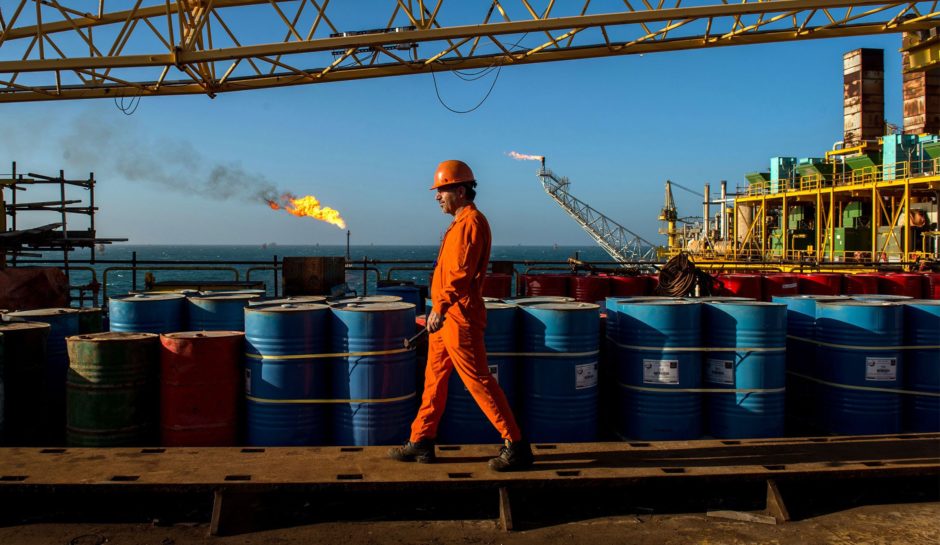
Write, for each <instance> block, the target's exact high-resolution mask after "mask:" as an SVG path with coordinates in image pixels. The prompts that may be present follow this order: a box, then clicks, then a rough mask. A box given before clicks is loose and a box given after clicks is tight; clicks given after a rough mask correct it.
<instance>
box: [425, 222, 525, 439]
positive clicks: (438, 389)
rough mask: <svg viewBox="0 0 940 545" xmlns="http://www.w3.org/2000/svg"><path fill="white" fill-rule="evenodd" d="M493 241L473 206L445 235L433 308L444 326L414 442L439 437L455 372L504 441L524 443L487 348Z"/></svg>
mask: <svg viewBox="0 0 940 545" xmlns="http://www.w3.org/2000/svg"><path fill="white" fill-rule="evenodd" d="M491 241H492V236H491V235H490V226H489V223H487V221H486V218H485V217H484V216H483V214H481V213H480V211H479V210H477V208H476V206H474V205H473V204H472V203H471V204H468V205H467V206H465V207H464V208H463V209H462V210H461V211H460V212H459V213H458V214H457V217H455V218H454V221H453V223H451V225H450V227H449V228H448V229H447V232H446V233H444V240H443V242H441V249H440V252H439V253H438V256H437V266H436V267H435V268H434V277H433V279H432V281H431V299H432V301H433V308H434V311H435V312H437V313H438V314H440V315H441V316H443V317H444V325H443V327H441V329H439V330H438V331H436V332H434V333H431V334H430V335H429V336H428V366H427V369H426V370H425V372H424V373H425V375H424V395H423V396H422V398H421V408H420V409H418V416H417V417H416V418H415V421H414V422H413V423H412V424H411V441H412V442H417V441H419V440H421V439H434V438H435V437H437V426H438V424H439V423H440V421H441V416H442V415H443V414H444V406H445V404H446V403H447V383H448V379H449V378H450V373H451V371H453V370H454V369H456V370H457V374H458V375H460V379H461V380H462V381H463V383H464V385H465V386H466V387H467V390H468V391H469V392H470V395H471V396H473V399H474V400H475V401H476V402H477V405H479V406H480V408H481V409H482V410H483V414H485V415H486V417H487V418H488V419H489V421H490V422H491V423H492V424H493V426H494V427H495V428H496V429H497V431H499V433H500V435H502V437H503V439H508V440H510V441H519V440H520V439H522V434H521V432H520V431H519V426H517V425H516V419H515V417H513V414H512V410H511V409H510V408H509V403H508V402H507V401H506V395H505V394H504V393H503V390H502V389H501V388H500V387H499V384H498V383H497V382H496V380H495V379H494V378H493V375H492V374H490V369H489V367H488V366H487V362H486V347H485V346H484V344H483V331H484V329H485V328H486V307H485V306H484V304H483V279H484V278H485V277H486V265H487V264H488V263H489V260H490V243H491Z"/></svg>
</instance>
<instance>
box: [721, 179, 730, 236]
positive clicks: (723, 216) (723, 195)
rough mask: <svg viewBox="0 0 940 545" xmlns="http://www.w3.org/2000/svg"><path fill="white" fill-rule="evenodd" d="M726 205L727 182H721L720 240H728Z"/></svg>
mask: <svg viewBox="0 0 940 545" xmlns="http://www.w3.org/2000/svg"><path fill="white" fill-rule="evenodd" d="M727 203H728V182H727V180H722V181H721V226H720V228H721V240H728V213H727V212H726V211H725V207H726V206H727Z"/></svg>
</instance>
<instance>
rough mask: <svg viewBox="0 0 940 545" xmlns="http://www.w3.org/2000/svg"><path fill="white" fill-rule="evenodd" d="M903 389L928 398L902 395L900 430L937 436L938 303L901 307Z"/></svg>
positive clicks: (939, 378)
mask: <svg viewBox="0 0 940 545" xmlns="http://www.w3.org/2000/svg"><path fill="white" fill-rule="evenodd" d="M904 345H905V346H909V347H912V346H923V347H925V348H922V349H910V350H907V351H905V352H904V389H905V390H907V391H910V392H923V393H932V394H935V395H933V396H929V395H913V394H910V395H905V396H904V401H903V403H904V411H903V414H904V417H903V422H902V424H903V425H902V428H903V430H904V431H908V432H917V433H925V432H940V397H936V394H940V349H938V348H936V346H937V345H940V300H936V299H915V300H911V301H908V302H907V303H906V304H905V305H904ZM930 346H933V347H934V348H926V347H930Z"/></svg>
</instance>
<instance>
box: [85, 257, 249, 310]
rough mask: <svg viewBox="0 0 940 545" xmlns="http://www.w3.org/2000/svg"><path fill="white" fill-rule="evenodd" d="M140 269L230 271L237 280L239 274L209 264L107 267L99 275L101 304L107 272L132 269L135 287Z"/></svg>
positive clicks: (106, 294) (105, 302)
mask: <svg viewBox="0 0 940 545" xmlns="http://www.w3.org/2000/svg"><path fill="white" fill-rule="evenodd" d="M141 269H143V270H145V271H148V272H149V271H228V272H231V273H232V274H233V276H234V278H233V280H234V281H235V282H238V279H239V274H238V269H236V268H235V267H231V266H210V265H198V266H181V265H157V266H153V265H129V266H119V267H108V268H106V269H105V270H104V272H103V273H102V275H101V280H102V284H103V289H102V304H107V302H108V274H109V273H111V272H113V271H133V272H134V277H135V281H134V283H133V286H134V288H135V289H136V285H137V282H136V276H137V272H138V271H140V270H141Z"/></svg>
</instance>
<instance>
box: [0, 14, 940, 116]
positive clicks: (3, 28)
mask: <svg viewBox="0 0 940 545" xmlns="http://www.w3.org/2000/svg"><path fill="white" fill-rule="evenodd" d="M358 4H360V3H359V2H355V3H352V2H338V1H333V2H330V0H176V1H171V0H127V1H124V2H122V4H121V5H122V7H123V8H125V9H123V10H121V11H110V12H109V11H106V10H105V7H106V6H107V7H110V6H112V5H113V3H112V2H111V1H110V0H99V2H90V1H89V0H6V1H5V2H4V6H3V7H0V102H23V101H35V100H61V99H79V98H102V97H136V96H154V95H177V94H207V95H209V96H214V95H215V94H216V93H222V92H229V91H239V90H248V89H259V88H268V87H281V86H288V85H301V84H309V83H325V82H334V81H344V80H356V79H364V78H376V77H385V76H397V75H409V74H422V73H428V72H433V71H458V70H467V69H477V70H483V69H487V68H495V67H502V66H513V65H519V64H529V63H537V62H550V61H560V60H572V59H584V58H596V57H608V56H614V55H631V54H640V53H653V52H661V51H675V50H683V49H699V48H707V47H720V46H729V45H743V44H759V43H770V42H783V41H792V40H805V39H818V38H835V37H846V36H859V35H869V34H885V33H897V32H904V31H914V30H925V29H928V28H930V27H933V26H934V25H936V24H937V22H938V18H940V12H938V11H937V7H938V5H937V4H938V2H883V1H880V2H879V1H869V0H855V1H838V0H743V1H738V2H736V3H728V2H727V0H721V1H720V0H673V1H671V2H670V7H665V4H666V3H665V2H664V1H663V0H660V1H659V2H650V1H648V0H641V1H640V2H635V1H634V2H631V1H629V0H623V6H622V8H621V9H620V10H619V11H615V12H603V11H602V9H608V10H609V9H610V8H609V7H607V6H608V5H607V4H605V7H604V8H601V7H597V4H598V2H592V0H579V1H578V2H565V3H562V2H555V0H547V1H543V2H541V3H539V4H540V5H539V6H538V7H536V6H534V4H535V2H533V1H532V0H519V1H511V0H493V1H491V2H480V3H470V2H465V1H457V0H451V1H449V2H448V1H445V0H428V1H423V0H373V1H372V2H371V3H370V4H375V6H378V7H373V6H371V5H370V7H368V8H366V7H360V6H358ZM634 4H638V5H634ZM89 7H96V8H97V10H96V11H95V12H87V9H88V8H89Z"/></svg>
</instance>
